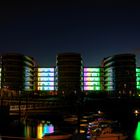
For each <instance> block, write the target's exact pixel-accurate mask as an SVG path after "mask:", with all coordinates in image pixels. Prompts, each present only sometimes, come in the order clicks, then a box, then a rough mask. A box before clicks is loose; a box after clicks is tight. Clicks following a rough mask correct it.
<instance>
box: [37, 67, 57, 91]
mask: <svg viewBox="0 0 140 140" xmlns="http://www.w3.org/2000/svg"><path fill="white" fill-rule="evenodd" d="M37 74H38V82H37V89H38V90H39V91H51V90H54V87H55V86H54V85H55V82H54V81H55V80H54V79H55V78H54V76H55V70H54V68H38V72H37Z"/></svg>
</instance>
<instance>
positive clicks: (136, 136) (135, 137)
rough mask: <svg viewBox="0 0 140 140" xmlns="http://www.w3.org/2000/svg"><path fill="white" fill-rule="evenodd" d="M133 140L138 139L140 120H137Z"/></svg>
mask: <svg viewBox="0 0 140 140" xmlns="http://www.w3.org/2000/svg"><path fill="white" fill-rule="evenodd" d="M134 140H140V121H139V122H138V125H137V127H136V131H135V134H134Z"/></svg>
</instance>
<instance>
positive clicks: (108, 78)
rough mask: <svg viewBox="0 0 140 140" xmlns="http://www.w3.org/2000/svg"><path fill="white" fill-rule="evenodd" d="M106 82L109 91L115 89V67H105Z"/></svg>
mask: <svg viewBox="0 0 140 140" xmlns="http://www.w3.org/2000/svg"><path fill="white" fill-rule="evenodd" d="M104 81H105V82H104V83H105V85H104V86H105V89H106V90H107V91H113V90H115V83H114V82H113V81H114V71H113V67H109V68H106V69H105V74H104Z"/></svg>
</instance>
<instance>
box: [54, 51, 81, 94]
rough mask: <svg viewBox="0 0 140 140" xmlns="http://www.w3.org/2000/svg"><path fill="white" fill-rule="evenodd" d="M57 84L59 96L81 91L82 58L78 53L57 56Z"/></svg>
mask: <svg viewBox="0 0 140 140" xmlns="http://www.w3.org/2000/svg"><path fill="white" fill-rule="evenodd" d="M56 72H57V78H58V79H57V83H58V92H59V93H60V94H67V95H68V94H71V93H79V92H80V91H81V76H82V58H81V55H80V54H78V53H62V54H58V55H57V69H56Z"/></svg>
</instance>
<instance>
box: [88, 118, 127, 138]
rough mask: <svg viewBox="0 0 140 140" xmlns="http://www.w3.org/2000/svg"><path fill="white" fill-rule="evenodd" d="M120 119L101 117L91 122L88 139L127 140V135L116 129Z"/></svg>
mask: <svg viewBox="0 0 140 140" xmlns="http://www.w3.org/2000/svg"><path fill="white" fill-rule="evenodd" d="M117 125H118V121H112V120H104V119H99V120H95V121H93V122H91V123H89V126H88V131H87V139H89V140H126V139H127V135H124V133H122V132H119V129H116V128H117V127H118V126H117Z"/></svg>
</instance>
